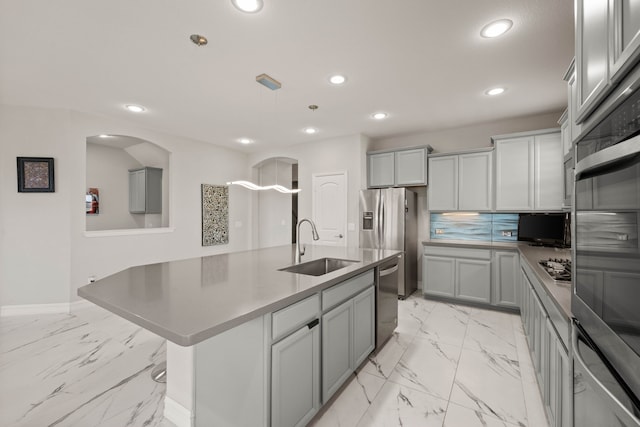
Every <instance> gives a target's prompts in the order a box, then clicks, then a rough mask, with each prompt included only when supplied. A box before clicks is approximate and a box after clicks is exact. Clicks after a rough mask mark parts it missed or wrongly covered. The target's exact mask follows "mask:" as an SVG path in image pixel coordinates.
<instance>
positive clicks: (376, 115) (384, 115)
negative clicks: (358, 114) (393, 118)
mask: <svg viewBox="0 0 640 427" xmlns="http://www.w3.org/2000/svg"><path fill="white" fill-rule="evenodd" d="M388 116H389V115H388V114H387V113H383V112H379V113H373V114H372V115H371V117H373V118H374V119H376V120H383V119H386V118H387V117H388Z"/></svg>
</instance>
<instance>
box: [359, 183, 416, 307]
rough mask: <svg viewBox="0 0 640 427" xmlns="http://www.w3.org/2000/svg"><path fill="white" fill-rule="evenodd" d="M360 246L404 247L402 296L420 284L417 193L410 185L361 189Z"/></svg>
mask: <svg viewBox="0 0 640 427" xmlns="http://www.w3.org/2000/svg"><path fill="white" fill-rule="evenodd" d="M360 247H363V248H373V249H397V250H401V251H404V262H403V263H402V264H403V265H402V266H401V267H404V268H400V269H399V271H398V283H397V293H398V296H399V297H400V298H402V299H404V298H406V297H408V296H409V295H411V293H412V292H413V291H415V290H416V289H417V286H418V257H417V251H418V211H417V195H416V193H415V192H413V191H411V190H409V189H406V188H383V189H375V190H362V191H360Z"/></svg>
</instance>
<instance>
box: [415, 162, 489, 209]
mask: <svg viewBox="0 0 640 427" xmlns="http://www.w3.org/2000/svg"><path fill="white" fill-rule="evenodd" d="M492 165H493V152H492V151H486V150H485V151H480V152H472V153H460V154H451V155H444V156H430V157H429V189H428V191H427V196H428V208H429V210H430V211H432V212H433V211H436V212H437V211H459V210H460V211H490V210H491V209H492V205H493V203H492V200H493V186H492V182H493V179H492V177H493V166H492Z"/></svg>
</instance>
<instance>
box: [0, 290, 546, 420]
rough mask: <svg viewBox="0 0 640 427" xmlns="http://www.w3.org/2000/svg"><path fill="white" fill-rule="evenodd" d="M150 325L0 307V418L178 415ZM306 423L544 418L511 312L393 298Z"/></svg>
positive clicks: (101, 315) (95, 310) (91, 314)
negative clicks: (382, 335) (380, 334)
mask: <svg viewBox="0 0 640 427" xmlns="http://www.w3.org/2000/svg"><path fill="white" fill-rule="evenodd" d="M164 358H165V343H164V340H163V339H161V338H159V337H158V336H156V335H154V334H152V333H150V332H147V331H145V330H144V329H142V328H140V327H138V326H136V325H134V324H132V323H130V322H128V321H126V320H124V319H121V318H119V317H117V316H115V315H112V314H110V313H109V312H107V311H105V310H103V309H101V308H99V307H96V306H93V305H92V306H90V307H87V308H83V309H80V310H77V311H75V312H74V313H73V314H71V315H62V314H61V315H42V316H16V317H2V318H0V426H3V427H14V426H16V427H32V426H81V427H88V426H101V427H103V426H104V427H107V426H108V427H125V426H144V427H174V426H173V424H171V423H169V422H168V421H166V420H163V418H162V411H163V407H164V404H163V398H164V392H165V387H164V385H163V384H158V383H155V382H153V381H152V380H151V378H150V372H151V369H152V368H153V366H154V365H155V364H156V363H158V362H159V361H162V360H164ZM311 425H312V426H331V427H336V426H341V427H349V426H354V427H356V426H357V427H364V426H404V427H412V426H421V427H422V426H452V427H453V426H464V427H473V426H490V427H493V426H506V427H511V426H521V427H523V426H531V427H534V426H535V427H544V426H547V425H548V424H547V421H546V418H545V415H544V410H543V407H542V402H541V399H540V394H539V392H538V388H537V384H536V380H535V375H534V373H533V367H532V364H531V359H530V357H529V353H528V350H527V344H526V340H525V337H524V333H523V331H522V326H521V323H520V317H519V316H517V315H512V314H506V313H500V312H494V311H489V310H482V309H477V308H470V307H466V306H462V305H453V304H445V303H440V302H434V301H430V300H425V299H423V298H422V296H420V295H419V294H414V296H412V297H410V298H408V299H407V300H405V301H400V302H399V325H398V328H397V330H396V332H395V333H394V336H393V337H392V339H391V340H390V341H389V342H388V343H387V344H386V345H385V346H384V347H383V348H382V349H381V350H380V351H379V352H378V353H377V354H376V355H374V356H371V358H370V360H369V361H368V362H367V363H366V364H365V365H364V366H363V367H362V368H361V369H360V370H359V371H358V373H357V374H355V375H353V376H352V377H351V378H350V380H349V381H348V383H347V384H346V385H345V386H344V387H343V388H342V390H340V391H339V392H338V393H337V394H336V396H334V398H333V399H332V401H331V402H330V403H329V405H327V407H326V408H325V409H324V410H323V411H322V412H321V413H320V414H318V416H316V418H315V419H314V420H313V421H312V422H311Z"/></svg>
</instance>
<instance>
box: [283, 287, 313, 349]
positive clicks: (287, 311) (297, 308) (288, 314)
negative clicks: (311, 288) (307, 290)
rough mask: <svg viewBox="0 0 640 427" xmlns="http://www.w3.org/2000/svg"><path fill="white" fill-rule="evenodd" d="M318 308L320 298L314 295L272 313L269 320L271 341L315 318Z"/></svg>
mask: <svg viewBox="0 0 640 427" xmlns="http://www.w3.org/2000/svg"><path fill="white" fill-rule="evenodd" d="M319 308H320V296H319V295H318V294H315V295H312V296H310V297H309V298H306V299H303V300H302V301H298V302H297V303H295V304H292V305H290V306H289V307H287V308H283V309H282V310H279V311H276V312H275V313H273V315H272V318H271V330H272V334H273V341H277V340H278V339H280V338H282V337H283V336H285V335H286V334H287V333H289V332H293V331H294V330H295V329H297V328H299V327H300V326H302V325H304V324H306V323H307V322H309V321H311V320H313V319H315V318H317V317H318V311H319Z"/></svg>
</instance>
